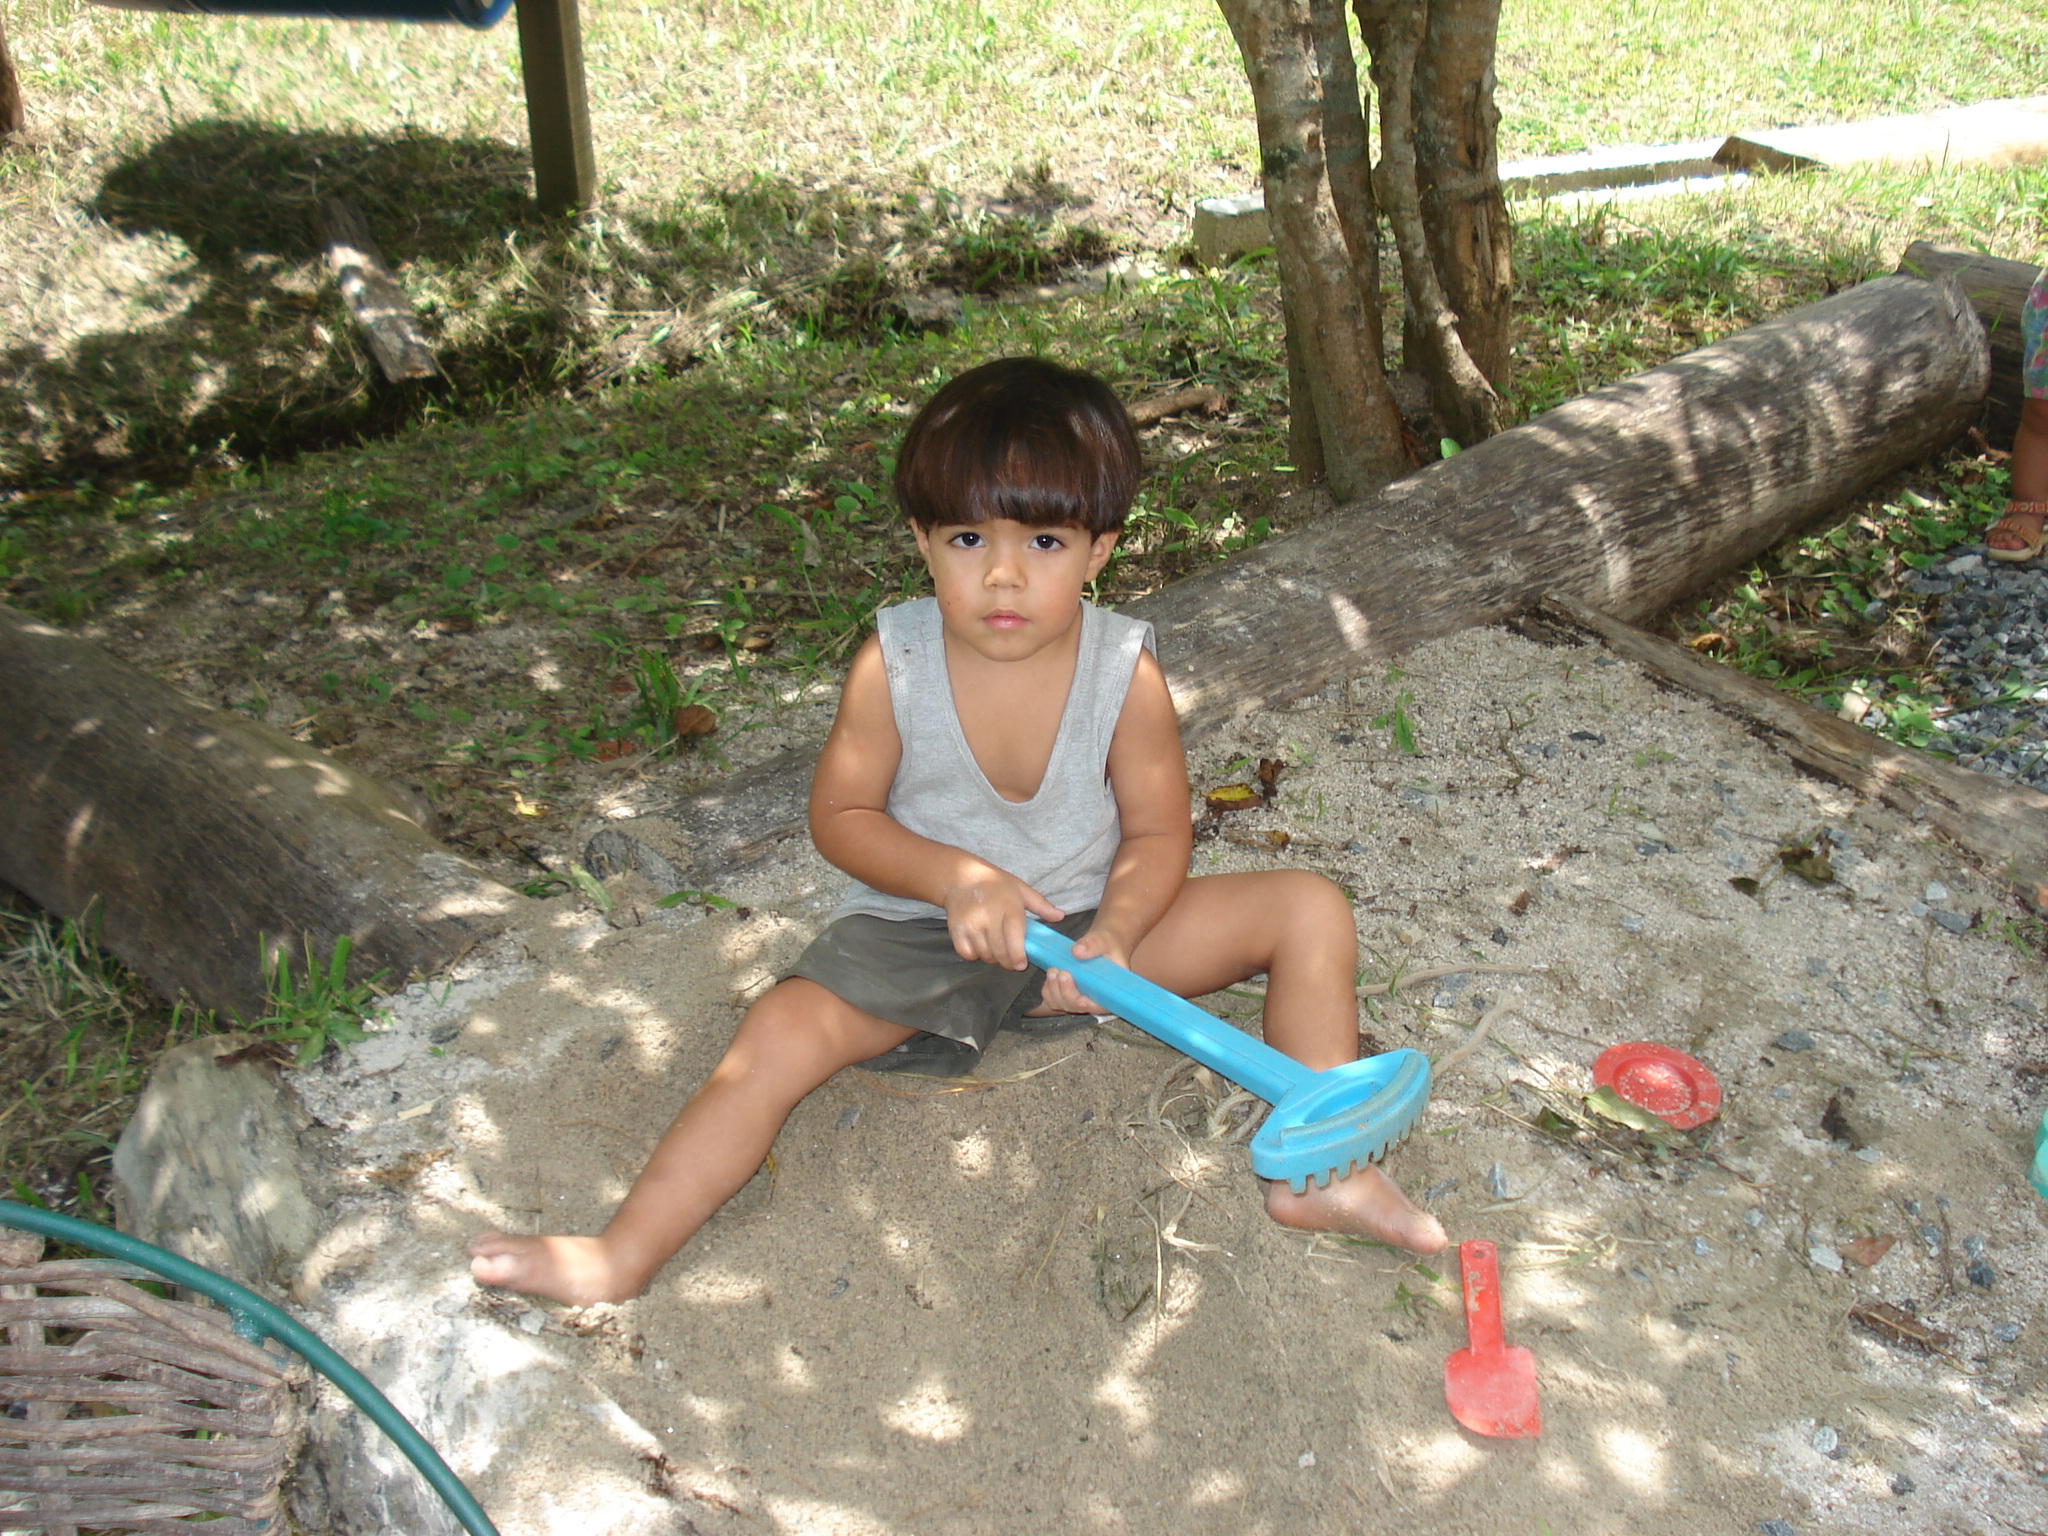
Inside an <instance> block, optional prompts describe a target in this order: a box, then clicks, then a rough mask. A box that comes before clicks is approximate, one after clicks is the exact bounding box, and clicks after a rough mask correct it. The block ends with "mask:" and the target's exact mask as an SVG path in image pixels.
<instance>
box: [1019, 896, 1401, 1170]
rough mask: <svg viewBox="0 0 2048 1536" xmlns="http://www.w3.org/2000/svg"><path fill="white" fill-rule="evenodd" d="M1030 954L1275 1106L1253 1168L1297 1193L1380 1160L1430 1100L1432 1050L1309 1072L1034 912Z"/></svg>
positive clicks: (1027, 936)
mask: <svg viewBox="0 0 2048 1536" xmlns="http://www.w3.org/2000/svg"><path fill="white" fill-rule="evenodd" d="M1024 953H1025V954H1026V955H1027V956H1029V957H1030V959H1031V963H1032V964H1033V965H1038V966H1043V967H1045V968H1046V969H1047V970H1062V971H1067V972H1070V973H1071V974H1072V975H1073V977H1074V980H1075V981H1076V982H1077V983H1079V985H1080V988H1081V990H1082V991H1083V992H1084V993H1086V994H1087V995H1088V996H1089V997H1091V998H1093V999H1094V1000H1095V1001H1096V1002H1098V1003H1100V1004H1102V1006H1103V1007H1105V1008H1109V1009H1112V1010H1114V1011H1115V1012H1116V1014H1117V1015H1118V1017H1120V1018H1123V1019H1126V1020H1128V1021H1129V1022H1130V1023H1132V1024H1135V1025H1137V1026H1138V1028H1140V1029H1142V1030H1144V1031H1145V1033H1146V1034H1148V1035H1151V1036H1152V1037H1153V1038H1155V1039H1158V1040H1163V1041H1165V1042H1166V1043H1167V1044H1168V1045H1170V1046H1172V1047H1173V1048H1174V1049H1175V1050H1178V1051H1181V1052H1184V1053H1185V1054H1187V1055H1189V1056H1192V1057H1193V1058H1194V1059H1195V1060H1196V1061H1199V1062H1200V1063H1201V1064H1202V1065H1203V1066H1205V1067H1207V1068H1209V1069H1210V1070H1211V1071H1213V1072H1220V1073H1222V1074H1223V1075H1224V1076H1225V1077H1227V1078H1229V1079H1230V1080H1231V1081H1232V1082H1233V1083H1236V1084H1237V1085H1238V1086H1239V1087H1240V1088H1243V1089H1246V1090H1247V1091H1249V1092H1251V1093H1255V1094H1257V1095H1258V1096H1259V1097H1260V1098H1262V1099H1264V1100H1265V1101H1266V1102H1267V1103H1268V1104H1271V1105H1272V1106H1273V1112H1272V1113H1271V1114H1269V1115H1268V1116H1266V1123H1265V1124H1264V1125H1262V1126H1260V1127H1259V1133H1258V1135H1256V1136H1254V1137H1253V1138H1252V1172H1254V1173H1256V1174H1258V1175H1259V1177H1260V1178H1264V1179H1285V1180H1286V1181H1287V1183H1288V1185H1289V1187H1290V1188H1292V1189H1293V1190H1294V1192H1295V1193H1296V1194H1302V1193H1304V1192H1306V1191H1307V1189H1308V1185H1309V1180H1311V1179H1313V1180H1315V1181H1316V1183H1317V1184H1328V1183H1329V1182H1330V1180H1331V1179H1333V1178H1338V1179H1341V1178H1343V1177H1344V1176H1345V1175H1346V1174H1348V1173H1350V1172H1352V1171H1353V1170H1354V1169H1358V1168H1363V1167H1364V1166H1365V1165H1366V1164H1367V1163H1376V1162H1378V1161H1379V1160H1380V1159H1381V1158H1383V1157H1385V1156H1386V1155H1387V1153H1388V1151H1389V1150H1391V1149H1392V1148H1393V1147H1394V1146H1395V1145H1397V1144H1398V1143H1399V1142H1400V1141H1401V1140H1402V1138H1404V1137H1405V1136H1406V1135H1407V1134H1408V1132H1409V1131H1410V1130H1412V1129H1414V1126H1415V1122H1416V1121H1417V1120H1418V1119H1420V1118H1421V1115H1422V1110H1423V1106H1424V1105H1426V1104H1427V1103H1428V1102H1429V1058H1428V1057H1426V1056H1424V1055H1423V1054H1422V1053H1421V1052H1420V1051H1407V1050H1402V1051H1383V1052H1382V1053H1381V1054H1379V1055H1377V1056H1368V1057H1366V1058H1365V1059H1364V1060H1363V1061H1351V1062H1346V1063H1345V1064H1344V1065H1343V1066H1341V1067H1331V1068H1330V1069H1329V1070H1328V1071H1326V1072H1311V1071H1310V1070H1309V1069H1308V1068H1307V1067H1304V1066H1303V1065H1302V1064H1301V1063H1300V1062H1298V1061H1296V1060H1294V1059H1293V1058H1292V1057H1290V1056H1284V1055H1282V1054H1281V1053H1280V1052H1279V1051H1276V1050H1274V1049H1273V1047H1272V1046H1270V1045H1268V1044H1266V1042H1265V1041H1263V1040H1255V1039H1253V1038H1252V1037H1251V1036H1250V1035H1247V1034H1246V1033H1245V1032H1244V1031H1243V1030H1240V1029H1234V1028H1232V1027H1231V1026H1230V1025H1228V1024H1226V1023H1224V1022H1223V1021H1222V1020H1221V1019H1219V1018H1217V1017H1216V1016H1215V1015H1214V1014H1211V1013H1205V1012H1204V1011H1203V1010H1202V1009H1200V1008H1197V1007H1196V1006H1195V1005H1194V1004H1193V1003H1191V1002H1189V1001H1188V1000H1187V999H1186V998H1183V997H1176V996H1174V995H1173V993H1171V992H1169V991H1167V990H1166V989H1165V988H1164V987H1161V986H1157V985H1155V984H1154V983H1152V982H1149V981H1147V980H1146V979H1145V978H1144V977H1142V976H1137V975H1133V974H1132V973H1131V972H1130V971H1127V970H1125V969H1124V968H1123V967H1122V966H1120V965H1118V964H1116V963H1115V962H1114V961H1111V960H1104V959H1100V958H1096V959H1090V960H1076V959H1075V958H1074V946H1073V943H1072V941H1071V940H1069V939H1067V938H1066V937H1065V936H1064V935H1063V934H1060V933H1058V932H1056V931H1055V930H1053V929H1051V928H1048V927H1046V925H1045V924H1043V923H1041V922H1039V921H1038V919H1037V918H1035V917H1027V918H1026V919H1025V920H1024Z"/></svg>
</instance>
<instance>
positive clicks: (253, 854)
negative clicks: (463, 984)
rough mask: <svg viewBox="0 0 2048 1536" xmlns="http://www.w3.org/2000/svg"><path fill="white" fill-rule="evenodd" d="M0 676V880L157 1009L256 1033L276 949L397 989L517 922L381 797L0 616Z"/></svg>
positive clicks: (293, 747)
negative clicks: (227, 1015) (95, 934)
mask: <svg viewBox="0 0 2048 1536" xmlns="http://www.w3.org/2000/svg"><path fill="white" fill-rule="evenodd" d="M0 677H5V678H6V679H7V683H6V687H5V688H4V689H0V783H5V784H6V785H8V786H9V793H8V795H7V797H6V799H5V801H4V802H0V881H5V882H6V883H7V884H9V885H11V886H13V887H14V888H15V889H17V890H19V891H21V892H22V893H23V894H24V895H26V896H28V897H30V898H31V899H32V900H34V901H35V902H37V903H38V904H39V905H41V906H42V907H44V908H46V909H47V910H49V911H51V912H55V913H58V914H60V915H62V916H65V917H74V918H82V917H85V916H86V915H87V914H88V912H90V913H92V914H93V921H95V922H97V924H98V926H99V935H100V937H101V939H102V940H103V941H104V942H105V943H106V945H107V947H108V948H110V949H111V950H113V952H114V953H115V954H117V955H119V956H120V957H121V958H122V959H123V960H125V961H126V962H127V963H128V964H129V965H130V966H131V967H133V968H134V969H135V970H136V971H137V972H139V973H140V974H141V975H142V976H143V978H144V979H145V980H147V981H148V982H149V983H150V985H152V986H153V987H155V988H156V989H157V990H158V991H160V992H162V993H163V994H164V995H165V996H166V997H175V996H177V995H178V994H179V993H180V992H184V993H188V994H190V995H191V996H192V998H193V999H195V1000H196V1001H197V1002H199V1003H200V1004H201V1005H202V1006H205V1007H209V1008H228V1009H233V1010H236V1011H238V1012H240V1013H242V1014H243V1015H245V1016H248V1015H253V1014H254V1013H257V1012H260V1011H261V1009H262V1006H263V1002H264V966H263V960H264V952H265V949H266V948H274V947H278V946H282V947H283V948H284V949H286V950H288V951H289V952H290V953H291V954H292V956H293V958H294V960H295V961H299V962H300V963H301V964H303V945H304V943H305V942H306V941H308V940H310V941H311V943H312V944H313V946H314V947H315V949H316V951H317V952H318V953H319V954H320V955H321V956H322V957H323V958H324V957H325V956H326V955H328V954H330V953H331V952H332V950H333V947H334V943H335V940H336V939H337V938H339V937H341V936H342V935H344V934H346V935H347V936H348V937H349V938H350V939H351V940H352V941H353V946H354V953H353V963H352V965H351V967H350V970H351V974H353V975H355V976H357V977H359V978H360V977H363V976H368V975H371V974H373V973H375V972H377V971H380V970H381V971H385V972H387V973H388V975H389V978H390V980H391V982H392V983H393V984H394V985H395V984H398V983H401V982H403V981H404V980H406V979H407V978H408V977H409V976H411V975H412V974H414V973H415V972H419V973H426V972H431V971H433V970H436V969H439V968H440V967H442V966H444V965H446V964H447V963H449V962H450V961H452V960H454V959H455V958H456V957H458V956H459V955H461V954H462V953H463V952H464V951H466V950H468V949H469V948H471V947H472V946H473V945H475V944H476V943H477V942H478V941H480V940H482V939H485V938H488V937H490V936H492V935H494V934H497V933H499V932H501V931H502V930H503V929H504V928H505V927H506V926H507V925H508V924H509V923H510V922H511V921H512V920H513V918H514V917H515V916H516V914H517V911H518V909H519V908H521V907H523V906H524V905H525V902H524V900H523V898H521V897H520V896H518V895H517V894H515V893H514V892H512V891H510V890H507V889H506V888H505V887H504V886H501V885H499V884H497V883H496V882H494V881H492V880H490V879H488V878H487V877H486V876H485V875H484V874H483V873H482V871H480V870H478V869H477V868H475V867H474V866H473V865H471V864H469V863H467V862H466V861H464V860H462V859H459V858H457V857H456V856H455V855H454V854H452V853H450V852H449V851H448V850H447V849H445V848H443V847H442V846H441V845H440V844H439V843H437V842H436V841H435V840H434V839H433V838H431V837H429V836H428V835H427V834H426V833H425V832H424V831H422V830H421V829H420V827H419V826H418V825H417V824H416V823H415V822H414V821H413V820H412V819H411V816H410V814H409V813H408V812H407V811H406V809H405V808H404V807H403V806H401V805H400V804H399V803H398V801H397V800H396V799H394V798H393V797H392V795H391V794H390V792H389V791H388V790H386V789H385V788H384V787H383V786H382V785H380V784H378V783H377V782H376V781H375V780H372V779H369V778H366V777H364V776H363V775H361V774H358V773H355V772H352V771H351V770H349V769H347V768H344V767H343V766H342V765H341V764H339V763H336V762H334V761H332V760H331V759H329V758H327V757H326V756H324V755H323V754H321V753H319V752H316V751H315V750H313V749H312V748H311V747H306V746H301V745H300V744H299V743H298V742H295V741H293V740H291V739H290V738H289V737H286V736H283V735H281V734H279V733H278V732H276V731H273V730H271V729H269V728H268V727H267V726H261V725H257V724H255V723H254V722H252V721H248V720H244V719H242V718H241V717H239V716H236V715H231V714H228V713H226V712H224V711H221V710H217V709H211V708H209V707H207V706H206V705H203V704H200V703H197V702H195V701H194V700H192V699H188V698H186V697H185V696H184V695H182V694H179V693H177V692H175V691H173V690H172V689H170V688H167V687H165V686H164V685H163V684H161V683H159V682H157V681H155V680H154V679H152V678H150V677H148V676H147V675H145V674H144V673H142V672H139V671H137V670H136V669H135V668H133V667H130V666H128V665H127V664H126V663H124V662H121V661H118V660H116V659H115V658H114V657H112V656H110V655H108V654H107V653H106V652H105V651H103V650H102V649H100V647H98V646H97V645H94V644H93V643H92V642H90V641H88V640H81V639H79V638H77V637H76V636H73V635H68V634H66V633H64V632H63V631H62V630H58V629H53V628H51V627H50V626H49V625H46V624H42V623H39V622H37V621H36V620H35V619H32V618H30V617H29V616H28V615H27V614H24V613H21V612H18V611H17V610H15V609H11V608H5V607H0ZM295 969H297V967H295Z"/></svg>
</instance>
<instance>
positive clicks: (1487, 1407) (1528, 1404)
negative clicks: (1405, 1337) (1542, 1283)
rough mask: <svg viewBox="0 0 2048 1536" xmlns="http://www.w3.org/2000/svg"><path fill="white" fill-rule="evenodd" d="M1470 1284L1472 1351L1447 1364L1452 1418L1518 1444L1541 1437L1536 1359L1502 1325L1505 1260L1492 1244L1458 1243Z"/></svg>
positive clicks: (1467, 1289) (1454, 1354) (1467, 1313)
mask: <svg viewBox="0 0 2048 1536" xmlns="http://www.w3.org/2000/svg"><path fill="white" fill-rule="evenodd" d="M1458 1267H1459V1269H1460V1270H1461V1271H1462V1272H1463V1274H1464V1279H1465V1335H1466V1338H1467V1339H1468V1340H1469V1341H1470V1342H1469V1345H1468V1347H1467V1348H1464V1349H1460V1350H1454V1351H1452V1353H1451V1356H1450V1358H1449V1359H1448V1360H1446V1361H1444V1400H1445V1401H1446V1402H1448V1403H1449V1404H1450V1405H1451V1417H1452V1418H1454V1419H1456V1420H1457V1421H1458V1422H1459V1423H1460V1424H1462V1425H1464V1426H1465V1427H1466V1428H1467V1429H1469V1430H1471V1431H1472V1433H1473V1434H1475V1435H1492V1436H1494V1437H1495V1438H1497V1439H1505V1440H1519V1439H1527V1438H1528V1437H1530V1436H1533V1435H1537V1434H1540V1433H1542V1430H1543V1414H1542V1410H1541V1409H1539V1408H1538V1407H1537V1404H1536V1357H1535V1356H1534V1355H1532V1354H1530V1353H1529V1351H1528V1350H1526V1349H1522V1348H1519V1347H1517V1348H1513V1349H1510V1348H1509V1347H1508V1346H1507V1344H1506V1343H1505V1342H1504V1341H1503V1338H1502V1335H1501V1326H1500V1258H1499V1255H1498V1254H1497V1253H1496V1252H1495V1250H1494V1246H1493V1244H1491V1243H1487V1242H1476V1241H1475V1242H1469V1243H1460V1244H1458Z"/></svg>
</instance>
